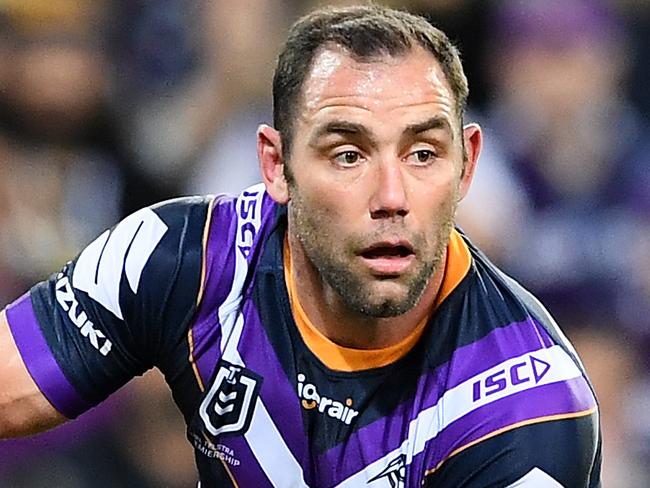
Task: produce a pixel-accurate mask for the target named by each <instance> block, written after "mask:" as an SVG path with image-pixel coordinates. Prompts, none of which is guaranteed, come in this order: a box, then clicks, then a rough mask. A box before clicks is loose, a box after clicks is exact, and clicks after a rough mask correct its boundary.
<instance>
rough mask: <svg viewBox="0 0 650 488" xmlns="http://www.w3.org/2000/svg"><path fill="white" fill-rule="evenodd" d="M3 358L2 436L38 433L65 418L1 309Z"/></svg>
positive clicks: (0, 351) (0, 390)
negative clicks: (49, 398) (34, 374)
mask: <svg viewBox="0 0 650 488" xmlns="http://www.w3.org/2000/svg"><path fill="white" fill-rule="evenodd" d="M0 358H2V367H0V385H1V386H0V437H2V438H6V437H17V436H22V435H29V434H35V433H37V432H41V431H43V430H46V429H49V428H51V427H54V426H56V425H59V424H61V423H63V422H64V421H65V420H66V419H65V417H64V416H63V415H61V414H60V413H59V412H57V410H56V409H55V408H54V407H53V406H52V405H51V404H50V402H48V401H47V399H46V398H45V396H44V395H43V394H42V393H41V391H40V390H39V389H38V387H37V386H36V383H34V380H33V379H32V377H31V376H30V374H29V372H28V371H27V368H26V367H25V363H23V360H22V358H21V356H20V353H19V352H18V348H17V347H16V343H15V342H14V338H13V336H12V335H11V331H10V330H9V324H8V323H7V317H6V315H5V312H4V310H3V311H2V312H0Z"/></svg>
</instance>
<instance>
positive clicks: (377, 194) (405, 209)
mask: <svg viewBox="0 0 650 488" xmlns="http://www.w3.org/2000/svg"><path fill="white" fill-rule="evenodd" d="M375 171H376V174H375V188H374V192H373V194H372V197H371V200H370V216H371V217H372V218H373V219H385V218H390V217H395V216H399V217H405V216H406V215H407V214H408V213H409V204H408V197H407V191H406V186H405V181H404V175H403V167H402V165H401V164H400V161H399V160H393V161H381V162H380V163H378V165H377V167H376V168H375Z"/></svg>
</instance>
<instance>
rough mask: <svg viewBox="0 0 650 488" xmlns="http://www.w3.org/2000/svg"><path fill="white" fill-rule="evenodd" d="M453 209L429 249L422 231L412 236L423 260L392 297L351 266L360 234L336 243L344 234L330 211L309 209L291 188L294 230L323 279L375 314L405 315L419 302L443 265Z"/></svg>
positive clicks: (359, 309)
mask: <svg viewBox="0 0 650 488" xmlns="http://www.w3.org/2000/svg"><path fill="white" fill-rule="evenodd" d="M453 213H454V212H453V209H451V210H450V211H449V215H448V216H447V217H446V218H445V219H444V220H443V222H442V225H440V227H439V228H438V232H437V235H435V236H434V237H433V239H434V246H435V247H434V249H433V250H430V251H428V250H427V249H428V248H427V239H426V237H425V236H424V235H423V234H417V235H415V236H411V239H412V244H413V245H414V248H415V249H416V250H418V253H419V254H417V256H418V258H419V261H420V263H419V266H418V268H417V270H416V271H415V273H414V274H413V275H412V276H411V277H410V278H408V280H407V281H406V283H405V285H406V289H407V293H406V295H405V296H403V297H401V298H398V297H393V298H391V297H381V296H373V295H374V292H373V290H372V289H371V283H368V280H367V278H365V279H364V277H362V276H360V275H359V274H358V273H356V272H355V271H354V269H353V268H352V266H351V263H350V262H349V260H351V259H353V258H354V255H353V253H352V252H351V251H347V250H350V249H358V248H359V247H360V246H359V245H358V244H357V243H360V242H362V240H361V238H357V237H351V238H347V239H346V241H345V242H344V243H343V244H344V245H343V249H342V250H341V249H340V248H339V247H337V246H335V245H334V243H335V242H336V241H338V240H340V239H341V238H340V237H338V236H336V235H333V233H332V231H335V229H333V228H332V224H331V221H329V219H328V217H327V215H326V214H324V213H322V212H320V211H319V210H314V209H310V208H309V205H307V204H306V203H305V201H304V200H303V199H302V198H301V195H300V193H299V192H298V191H296V189H295V187H294V188H292V191H291V203H290V205H289V218H290V219H292V229H293V232H294V233H295V236H296V237H297V238H298V240H299V241H300V244H301V245H302V248H303V251H304V253H305V256H306V257H307V259H308V260H309V261H310V262H311V263H312V265H313V266H314V268H315V269H316V271H317V272H318V274H319V276H320V278H321V280H322V281H323V282H324V283H325V284H326V285H328V286H329V287H331V288H332V289H333V290H334V292H335V293H336V294H337V295H338V297H339V298H340V300H341V301H342V303H343V304H344V305H345V306H346V307H347V308H348V309H349V310H350V311H351V312H353V313H356V314H360V315H362V316H366V317H373V318H387V317H396V316H399V315H403V314H405V313H406V312H408V311H409V310H411V309H412V308H413V307H415V306H416V305H417V304H418V302H419V301H420V298H421V297H422V295H423V293H424V291H425V289H426V288H427V286H428V284H429V282H430V281H431V277H432V276H433V274H434V273H435V272H436V271H437V270H438V269H439V267H440V266H441V261H442V257H443V256H444V253H445V249H446V247H447V243H448V241H449V235H450V232H451V228H452V225H453ZM337 251H339V252H337ZM423 252H424V255H423V254H422V253H423ZM346 259H347V261H346ZM443 264H444V263H443Z"/></svg>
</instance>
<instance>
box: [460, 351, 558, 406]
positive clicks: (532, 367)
mask: <svg viewBox="0 0 650 488" xmlns="http://www.w3.org/2000/svg"><path fill="white" fill-rule="evenodd" d="M550 368H551V365H550V364H549V363H547V362H546V361H542V360H541V359H537V358H536V357H534V356H528V357H527V358H521V361H519V362H516V363H515V364H512V365H510V366H508V367H507V368H503V369H499V370H498V371H496V372H493V373H491V374H489V375H488V376H485V377H484V378H481V379H479V380H478V381H476V382H474V383H473V384H472V399H473V400H474V401H475V402H477V401H479V400H480V399H481V398H484V397H487V396H490V395H494V394H495V393H499V392H500V391H503V390H505V389H506V388H511V387H517V386H519V385H523V384H524V383H528V382H531V381H532V382H533V384H534V385H536V384H538V383H539V382H540V380H541V379H542V378H543V377H544V376H545V375H546V373H548V371H549V369H550Z"/></svg>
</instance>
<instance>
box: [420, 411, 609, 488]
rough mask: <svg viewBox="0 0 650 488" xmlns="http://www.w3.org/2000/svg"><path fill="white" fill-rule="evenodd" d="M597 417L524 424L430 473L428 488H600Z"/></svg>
mask: <svg viewBox="0 0 650 488" xmlns="http://www.w3.org/2000/svg"><path fill="white" fill-rule="evenodd" d="M600 466H601V442H600V433H599V427H598V417H597V414H596V413H595V412H594V413H592V414H589V415H584V416H580V417H574V418H565V419H558V420H551V421H545V422H539V423H535V424H530V425H523V426H520V427H518V428H515V429H512V430H509V431H506V432H503V433H500V434H498V435H495V436H494V437H491V438H488V439H486V440H483V441H482V442H479V443H477V444H474V445H472V446H469V447H468V448H467V449H464V450H462V451H461V452H459V453H457V454H455V455H454V456H452V457H451V458H450V459H448V460H447V461H446V462H445V463H444V464H443V465H442V466H440V467H439V469H437V470H435V471H433V472H432V473H430V474H429V475H428V476H427V477H426V479H425V483H424V486H426V487H434V486H435V487H458V488H461V487H462V488H487V487H494V488H497V487H499V488H501V487H507V488H536V487H542V486H543V487H546V488H599V487H600V486H601V482H600Z"/></svg>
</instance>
